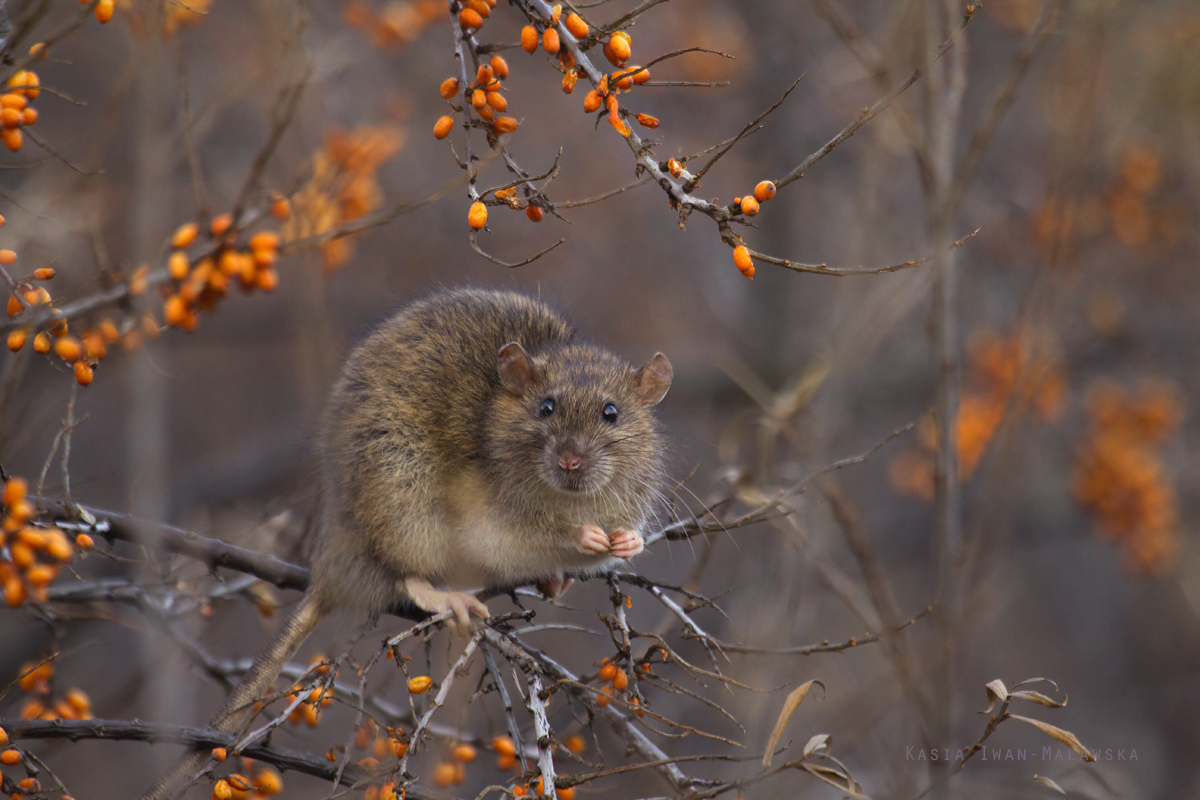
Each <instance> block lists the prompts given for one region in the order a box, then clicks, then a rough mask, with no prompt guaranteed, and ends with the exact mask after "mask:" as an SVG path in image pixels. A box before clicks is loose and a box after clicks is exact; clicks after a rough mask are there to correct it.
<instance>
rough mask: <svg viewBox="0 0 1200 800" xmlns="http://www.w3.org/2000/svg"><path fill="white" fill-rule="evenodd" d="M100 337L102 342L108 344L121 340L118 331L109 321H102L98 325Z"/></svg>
mask: <svg viewBox="0 0 1200 800" xmlns="http://www.w3.org/2000/svg"><path fill="white" fill-rule="evenodd" d="M100 335H101V336H103V337H104V341H105V342H107V343H108V344H112V343H113V342H115V341H117V340H118V339H120V338H121V333H120V331H118V330H117V326H116V325H115V324H114V323H113V321H112V320H111V319H106V320H103V321H102V322H101V323H100Z"/></svg>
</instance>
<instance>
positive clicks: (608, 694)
mask: <svg viewBox="0 0 1200 800" xmlns="http://www.w3.org/2000/svg"><path fill="white" fill-rule="evenodd" d="M612 696H613V688H612V687H611V686H605V687H604V688H603V689H601V690H600V694H598V695H596V705H598V706H600V708H604V707H605V706H606V705H608V704H609V703H611V702H612Z"/></svg>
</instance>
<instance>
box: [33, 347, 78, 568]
mask: <svg viewBox="0 0 1200 800" xmlns="http://www.w3.org/2000/svg"><path fill="white" fill-rule="evenodd" d="M76 363H78V364H83V363H84V362H82V361H78V362H76ZM85 366H86V364H85ZM76 373H77V374H78V370H76ZM43 540H44V542H45V545H44V547H45V549H46V555H48V556H50V557H51V558H53V559H54V560H55V561H70V560H71V559H72V558H73V557H74V555H75V548H74V547H71V543H70V542H68V541H67V537H66V534H64V533H63V532H62V531H60V530H59V529H58V528H50V529H49V530H47V531H46V533H45V536H44V537H43Z"/></svg>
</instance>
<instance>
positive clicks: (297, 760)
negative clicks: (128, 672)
mask: <svg viewBox="0 0 1200 800" xmlns="http://www.w3.org/2000/svg"><path fill="white" fill-rule="evenodd" d="M0 727H3V728H4V730H5V731H6V732H7V733H8V735H9V737H10V738H12V739H18V740H22V739H66V740H69V741H72V742H78V741H82V740H85V739H101V740H108V741H134V742H148V743H151V744H157V743H170V744H182V745H188V746H190V747H193V748H196V749H206V748H214V747H225V748H231V747H232V746H233V743H234V740H235V737H234V735H233V734H228V733H221V732H220V731H215V730H212V729H211V728H195V727H189V726H186V725H171V724H168V723H164V722H142V721H141V720H119V719H88V720H75V719H56V720H28V719H0ZM244 755H246V756H247V757H249V758H253V759H255V760H257V761H263V762H266V763H268V764H271V765H272V766H275V767H278V768H280V769H283V770H290V771H294V772H299V773H302V774H305V775H311V776H313V777H315V778H323V779H325V780H329V781H332V780H333V779H334V777H335V776H336V775H337V766H336V765H335V764H332V763H330V762H328V761H326V760H325V759H324V758H318V757H317V756H315V755H313V754H311V753H306V752H303V751H300V750H293V749H291V748H285V747H279V746H277V745H264V744H260V745H255V746H254V747H250V748H247V750H246V751H245V753H244ZM348 771H349V773H350V775H351V776H352V778H353V779H354V780H363V779H365V778H366V777H367V775H366V773H365V772H364V771H362V770H360V769H359V768H358V767H357V766H355V767H351V768H350V769H349V770H348ZM409 793H410V796H412V797H418V798H425V799H426V800H440V797H439V796H438V795H434V794H431V793H429V792H427V791H425V790H423V789H421V788H420V787H418V786H412V787H410V789H409Z"/></svg>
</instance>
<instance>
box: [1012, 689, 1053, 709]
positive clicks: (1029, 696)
mask: <svg viewBox="0 0 1200 800" xmlns="http://www.w3.org/2000/svg"><path fill="white" fill-rule="evenodd" d="M1012 696H1013V698H1015V699H1018V700H1028V701H1029V702H1031V703H1037V704H1038V705H1039V706H1045V707H1046V708H1062V707H1063V706H1065V705H1066V704H1067V697H1066V696H1064V697H1063V701H1062V702H1061V703H1060V702H1058V701H1057V700H1055V699H1054V698H1052V697H1047V696H1046V695H1044V694H1042V693H1041V692H1035V691H1032V690H1029V689H1022V690H1020V691H1017V692H1013V693H1012Z"/></svg>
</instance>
